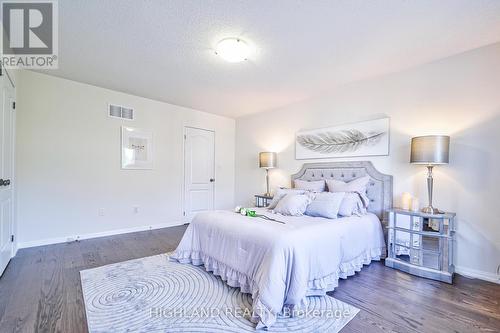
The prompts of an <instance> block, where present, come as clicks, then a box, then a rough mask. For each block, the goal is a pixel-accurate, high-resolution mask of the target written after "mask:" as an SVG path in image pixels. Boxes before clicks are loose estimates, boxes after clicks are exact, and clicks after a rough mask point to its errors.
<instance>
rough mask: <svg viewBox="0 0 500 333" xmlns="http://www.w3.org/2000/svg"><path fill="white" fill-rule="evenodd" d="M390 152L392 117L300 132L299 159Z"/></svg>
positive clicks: (298, 137) (296, 149)
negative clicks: (390, 122) (390, 121)
mask: <svg viewBox="0 0 500 333" xmlns="http://www.w3.org/2000/svg"><path fill="white" fill-rule="evenodd" d="M374 155H389V118H382V119H377V120H370V121H362V122H357V123H354V124H347V125H340V126H335V127H329V128H321V129H314V130H308V131H300V132H298V133H297V134H296V137H295V159H297V160H301V159H311V158H328V157H349V156H351V157H352V156H374Z"/></svg>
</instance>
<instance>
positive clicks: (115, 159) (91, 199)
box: [16, 71, 235, 247]
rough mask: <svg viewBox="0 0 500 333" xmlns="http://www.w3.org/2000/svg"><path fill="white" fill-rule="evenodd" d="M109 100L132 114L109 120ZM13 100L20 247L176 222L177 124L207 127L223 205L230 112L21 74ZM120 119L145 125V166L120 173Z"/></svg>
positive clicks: (227, 193) (227, 200) (230, 197)
mask: <svg viewBox="0 0 500 333" xmlns="http://www.w3.org/2000/svg"><path fill="white" fill-rule="evenodd" d="M109 102H111V103H116V104H120V105H126V106H131V107H134V108H135V110H136V120H135V121H133V122H130V121H122V120H119V119H113V118H109V117H108V116H107V113H106V108H107V103H109ZM17 106H18V107H17V111H16V112H17V147H16V149H17V152H16V153H17V160H16V163H17V167H16V172H17V189H18V240H19V242H20V244H19V245H20V246H21V247H22V246H29V245H35V244H40V243H47V242H49V243H50V242H54V241H60V240H61V239H63V240H65V239H66V237H75V236H77V235H79V236H85V235H87V236H88V235H89V234H96V233H97V234H99V233H108V232H109V233H113V232H115V231H116V230H122V229H129V230H139V229H143V228H145V227H147V226H156V227H158V226H165V225H172V224H179V223H182V211H183V209H182V188H183V130H184V126H194V127H200V128H205V129H211V130H214V131H215V132H216V134H215V138H216V179H217V183H216V188H215V191H216V208H230V207H232V206H233V203H234V140H235V121H234V120H233V119H229V118H225V117H220V116H215V115H211V114H208V113H204V112H200V111H196V110H192V109H188V108H183V107H179V106H175V105H171V104H166V103H161V102H157V101H153V100H150V99H145V98H141V97H137V96H132V95H128V94H124V93H119V92H115V91H111V90H106V89H102V88H98V87H95V86H91V85H86V84H81V83H77V82H74V81H69V80H64V79H60V78H55V77H51V76H47V75H43V74H38V73H33V72H27V71H22V72H20V73H19V74H18V78H17ZM122 125H126V126H131V127H138V128H146V129H151V130H152V131H153V136H154V139H153V140H154V170H121V168H120V126H122ZM134 206H139V207H140V208H139V214H134V212H133V207H134ZM100 208H104V210H105V215H104V216H99V215H98V210H99V209H100Z"/></svg>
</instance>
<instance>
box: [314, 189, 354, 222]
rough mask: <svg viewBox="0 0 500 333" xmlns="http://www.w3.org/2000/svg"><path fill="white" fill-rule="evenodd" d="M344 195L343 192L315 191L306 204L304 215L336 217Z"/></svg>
mask: <svg viewBox="0 0 500 333" xmlns="http://www.w3.org/2000/svg"><path fill="white" fill-rule="evenodd" d="M344 195H345V193H344V192H337V193H330V192H322V193H316V195H315V196H314V199H313V200H312V202H311V203H310V204H309V206H307V209H306V215H309V216H314V217H325V218H327V219H336V218H337V215H338V213H339V208H340V204H341V203H342V199H344Z"/></svg>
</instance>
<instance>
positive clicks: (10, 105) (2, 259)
mask: <svg viewBox="0 0 500 333" xmlns="http://www.w3.org/2000/svg"><path fill="white" fill-rule="evenodd" d="M0 65H1V64H0ZM0 82H1V87H2V89H1V105H0V107H1V110H0V179H1V183H0V276H1V275H2V274H3V272H4V270H5V268H6V267H7V265H8V263H9V261H10V259H11V258H12V257H14V255H15V254H16V251H17V246H16V244H17V237H16V234H17V232H16V229H17V228H16V200H15V198H16V196H15V128H16V126H15V124H16V114H15V96H16V93H15V86H14V83H13V82H12V80H11V78H10V76H9V74H8V73H7V71H6V70H5V69H4V68H3V67H0Z"/></svg>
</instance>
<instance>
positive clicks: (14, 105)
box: [12, 102, 16, 110]
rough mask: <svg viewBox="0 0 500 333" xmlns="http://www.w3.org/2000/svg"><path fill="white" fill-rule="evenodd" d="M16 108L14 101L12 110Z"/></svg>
mask: <svg viewBox="0 0 500 333" xmlns="http://www.w3.org/2000/svg"><path fill="white" fill-rule="evenodd" d="M15 109H16V102H12V110H15Z"/></svg>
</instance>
